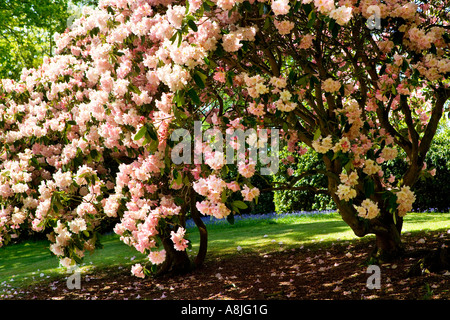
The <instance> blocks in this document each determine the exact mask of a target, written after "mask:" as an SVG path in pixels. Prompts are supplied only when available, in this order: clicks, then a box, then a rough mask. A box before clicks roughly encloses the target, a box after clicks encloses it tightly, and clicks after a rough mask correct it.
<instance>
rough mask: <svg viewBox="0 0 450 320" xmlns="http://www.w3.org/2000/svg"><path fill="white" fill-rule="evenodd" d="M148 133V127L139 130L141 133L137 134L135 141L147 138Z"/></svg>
mask: <svg viewBox="0 0 450 320" xmlns="http://www.w3.org/2000/svg"><path fill="white" fill-rule="evenodd" d="M146 132H147V127H146V126H142V128H141V129H139V131H138V132H137V133H136V135H135V136H134V140H140V139H142V138H143V137H144V136H145V133H146Z"/></svg>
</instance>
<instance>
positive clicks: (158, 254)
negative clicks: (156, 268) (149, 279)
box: [148, 250, 166, 264]
mask: <svg viewBox="0 0 450 320" xmlns="http://www.w3.org/2000/svg"><path fill="white" fill-rule="evenodd" d="M148 259H149V260H150V262H151V263H153V264H161V263H163V262H164V260H166V250H161V251H152V252H150V254H149V255H148Z"/></svg>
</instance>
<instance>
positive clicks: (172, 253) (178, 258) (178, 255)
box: [156, 237, 192, 276]
mask: <svg viewBox="0 0 450 320" xmlns="http://www.w3.org/2000/svg"><path fill="white" fill-rule="evenodd" d="M162 243H163V246H164V250H166V260H165V261H164V263H163V264H162V265H161V267H160V268H159V269H158V271H157V273H156V276H162V275H165V274H169V275H180V274H185V273H188V272H190V271H191V270H192V266H191V261H190V259H189V256H188V254H187V252H186V251H178V250H176V249H175V248H174V246H173V242H172V240H171V239H170V238H168V237H166V238H164V239H163V240H162Z"/></svg>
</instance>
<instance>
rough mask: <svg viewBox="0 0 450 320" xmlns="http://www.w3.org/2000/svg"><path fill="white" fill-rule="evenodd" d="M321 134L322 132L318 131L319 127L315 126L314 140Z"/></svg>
mask: <svg viewBox="0 0 450 320" xmlns="http://www.w3.org/2000/svg"><path fill="white" fill-rule="evenodd" d="M321 134H322V132H321V131H320V128H317V130H316V132H314V138H313V140H314V141H316V140H317V139H319V138H320V135H321Z"/></svg>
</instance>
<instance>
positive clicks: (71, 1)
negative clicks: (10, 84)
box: [0, 0, 97, 79]
mask: <svg viewBox="0 0 450 320" xmlns="http://www.w3.org/2000/svg"><path fill="white" fill-rule="evenodd" d="M96 3H97V1H96V0H27V1H22V0H4V1H1V2H0V79H5V78H10V79H18V78H19V76H20V72H21V71H22V69H23V68H35V67H37V66H39V65H40V64H41V63H42V59H43V57H44V56H51V55H52V54H53V48H54V39H53V35H54V33H55V32H58V33H62V32H64V31H65V29H66V28H67V21H68V19H69V17H70V16H71V15H73V14H74V13H76V12H75V11H74V8H75V6H85V5H91V6H92V5H96Z"/></svg>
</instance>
